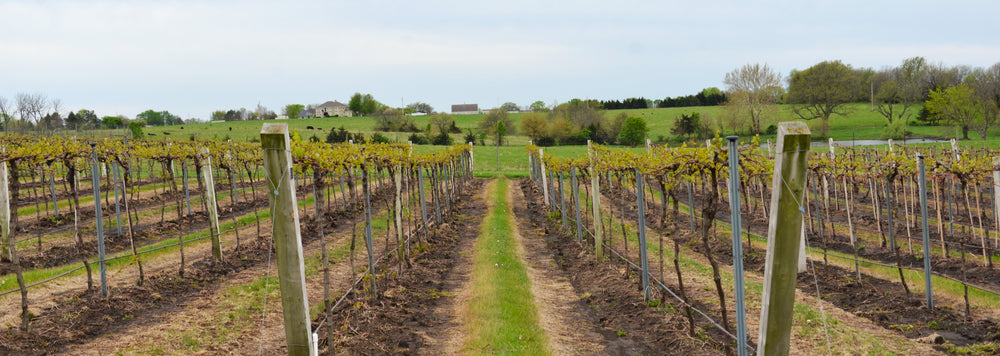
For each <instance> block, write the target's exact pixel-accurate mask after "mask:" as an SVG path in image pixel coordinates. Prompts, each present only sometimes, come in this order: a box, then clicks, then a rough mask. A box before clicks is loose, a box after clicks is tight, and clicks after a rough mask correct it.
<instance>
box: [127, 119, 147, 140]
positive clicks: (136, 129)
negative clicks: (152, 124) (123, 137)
mask: <svg viewBox="0 0 1000 356" xmlns="http://www.w3.org/2000/svg"><path fill="white" fill-rule="evenodd" d="M143 126H145V123H144V122H141V121H132V122H129V123H128V129H129V131H130V132H131V133H132V139H133V140H141V139H143V138H145V137H146V135H145V134H143V132H142V127H143Z"/></svg>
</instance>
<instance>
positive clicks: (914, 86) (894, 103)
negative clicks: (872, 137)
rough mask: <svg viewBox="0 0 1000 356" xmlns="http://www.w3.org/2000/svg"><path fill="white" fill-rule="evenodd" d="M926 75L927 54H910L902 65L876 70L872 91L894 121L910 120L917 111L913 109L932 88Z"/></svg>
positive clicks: (879, 105) (889, 117) (879, 106)
mask: <svg viewBox="0 0 1000 356" xmlns="http://www.w3.org/2000/svg"><path fill="white" fill-rule="evenodd" d="M926 76H927V61H926V60H925V59H924V58H923V57H913V58H908V59H906V60H905V61H903V64H902V65H900V66H899V67H894V68H888V69H884V70H881V71H878V72H876V73H875V75H874V76H873V77H872V81H871V91H872V94H873V95H874V101H875V102H876V103H877V105H878V112H879V114H882V116H883V117H885V118H886V119H887V120H889V123H890V124H892V122H893V121H894V120H903V121H906V120H907V118H908V117H909V116H910V115H911V114H913V112H911V111H910V110H909V109H910V108H913V107H915V106H916V105H917V104H918V103H920V102H921V101H923V100H924V96H925V95H926V94H925V93H926V92H927V91H928V90H927V87H926V84H925V83H926V81H925V77H926Z"/></svg>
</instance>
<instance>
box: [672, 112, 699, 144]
mask: <svg viewBox="0 0 1000 356" xmlns="http://www.w3.org/2000/svg"><path fill="white" fill-rule="evenodd" d="M702 130H703V128H702V125H701V114H699V113H696V112H693V113H691V114H690V115H688V114H681V117H680V118H677V119H676V120H674V127H673V128H672V129H670V133H671V134H673V135H676V136H684V140H685V141H687V140H689V139H691V135H694V134H698V133H700V132H701V131H702Z"/></svg>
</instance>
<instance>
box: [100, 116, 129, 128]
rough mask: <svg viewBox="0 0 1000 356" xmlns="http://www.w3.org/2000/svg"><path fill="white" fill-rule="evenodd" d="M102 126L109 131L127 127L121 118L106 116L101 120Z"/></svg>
mask: <svg viewBox="0 0 1000 356" xmlns="http://www.w3.org/2000/svg"><path fill="white" fill-rule="evenodd" d="M101 124H103V125H104V127H107V128H109V129H118V128H121V127H122V126H124V125H125V121H124V120H122V118H121V117H120V116H105V117H102V118H101Z"/></svg>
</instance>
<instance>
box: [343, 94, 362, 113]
mask: <svg viewBox="0 0 1000 356" xmlns="http://www.w3.org/2000/svg"><path fill="white" fill-rule="evenodd" d="M362 105H364V96H363V95H361V93H354V95H351V100H350V101H348V102H347V108H348V109H349V110H351V112H353V115H354V116H361V110H362V109H363V108H362Z"/></svg>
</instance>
